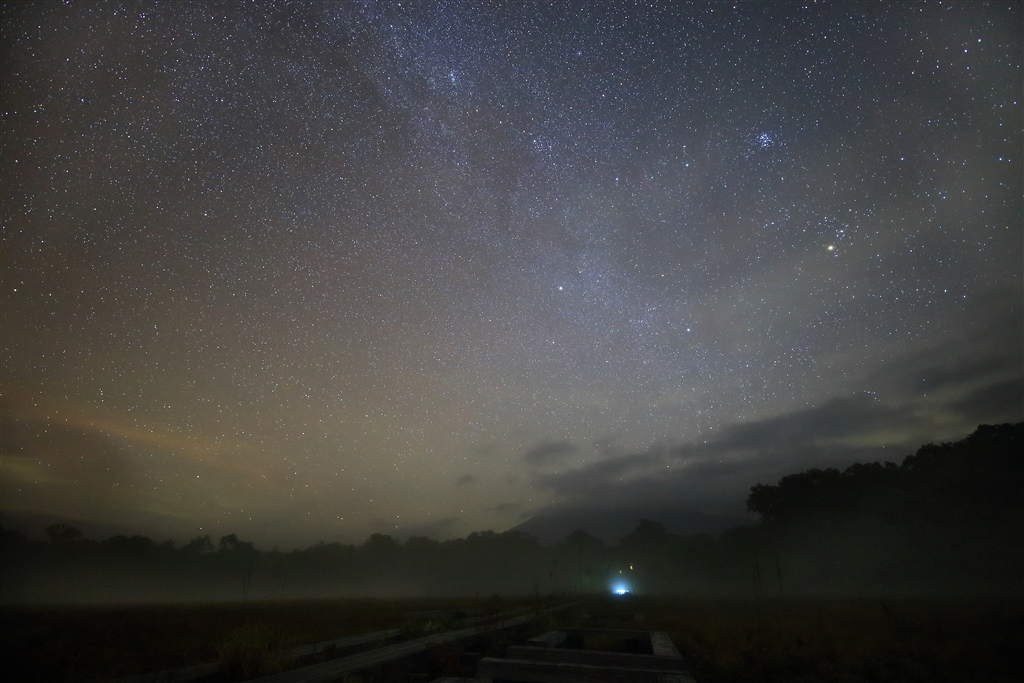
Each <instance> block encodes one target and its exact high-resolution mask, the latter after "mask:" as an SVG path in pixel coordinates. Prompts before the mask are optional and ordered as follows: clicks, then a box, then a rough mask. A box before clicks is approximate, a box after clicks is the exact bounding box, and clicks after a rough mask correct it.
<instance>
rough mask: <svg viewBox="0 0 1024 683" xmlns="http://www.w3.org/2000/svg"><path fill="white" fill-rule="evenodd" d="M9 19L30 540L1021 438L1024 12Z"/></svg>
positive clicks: (10, 159)
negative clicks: (58, 530)
mask: <svg viewBox="0 0 1024 683" xmlns="http://www.w3.org/2000/svg"><path fill="white" fill-rule="evenodd" d="M3 22H4V24H3V65H2V79H3V80H2V82H3V86H2V87H3V91H2V92H3V103H2V112H0V113H2V122H3V124H2V125H3V130H2V135H3V139H2V143H3V150H2V158H0V170H2V201H3V206H2V228H3V254H2V258H3V272H2V277H3V281H2V297H3V298H2V316H3V318H2V323H3V340H2V350H3V357H2V358H3V368H2V395H3V419H4V423H3V424H4V428H3V455H2V464H3V478H2V493H3V495H2V507H3V512H4V515H5V520H7V521H5V522H4V523H5V524H15V525H17V524H23V525H29V526H31V524H36V526H37V527H38V526H39V525H41V524H42V523H43V522H47V521H48V520H57V521H71V522H74V523H76V524H78V525H80V526H83V527H85V528H87V529H96V530H97V532H98V531H99V530H111V531H113V530H128V531H132V532H137V533H147V534H150V535H154V536H157V537H172V538H176V539H178V540H184V539H186V538H190V537H192V536H195V535H197V534H203V533H211V534H217V533H228V532H237V533H239V534H240V535H241V536H243V537H245V538H252V539H254V540H256V541H257V542H258V543H261V544H273V543H279V544H281V545H282V546H294V545H302V544H305V543H309V542H312V541H315V540H321V539H322V540H334V539H344V540H351V541H357V540H361V539H362V538H364V537H365V536H366V535H367V534H369V533H371V532H376V531H381V532H388V533H392V534H395V535H399V536H401V535H407V534H411V533H418V534H428V535H431V536H433V537H435V538H445V537H451V536H457V535H463V534H465V533H467V532H468V531H472V530H476V529H486V528H493V529H496V530H502V529H506V528H509V527H511V526H514V525H515V524H517V523H518V522H520V521H522V520H523V519H525V518H526V517H528V516H529V515H531V514H534V513H536V512H538V511H544V510H552V509H569V508H574V507H584V508H585V507H587V506H598V507H600V506H614V505H629V504H632V503H635V502H636V501H638V500H643V499H649V500H657V501H661V502H663V503H664V504H666V505H679V506H687V507H694V508H697V509H701V510H704V511H709V512H714V511H717V512H742V509H743V496H744V493H745V491H746V490H747V489H748V488H749V487H750V486H751V485H752V484H754V483H757V482H758V481H769V480H771V479H772V477H777V476H778V475H779V474H781V473H786V472H789V471H793V469H794V468H800V467H808V466H833V465H836V464H842V463H848V462H852V461H854V460H864V459H872V460H873V459H878V458H880V457H881V458H890V459H893V460H898V458H899V457H900V456H902V455H905V454H907V453H909V452H911V451H912V450H913V449H914V448H916V447H917V446H918V445H920V444H921V443H923V442H927V441H933V440H943V439H947V440H948V439H952V438H958V437H960V436H963V435H965V434H967V433H968V432H970V431H972V430H973V428H974V427H975V426H976V425H977V424H978V423H982V422H1005V421H1019V420H1021V419H1024V399H1022V378H1021V374H1022V365H1024V360H1022V348H1024V339H1022V337H1024V315H1022V306H1021V300H1022V259H1024V248H1022V232H1024V230H1022V219H1024V211H1022V190H1021V188H1022V164H1021V154H1022V152H1021V149H1022V135H1021V116H1022V109H1021V78H1022V73H1021V52H1022V44H1021V36H1022V35H1024V30H1022V11H1021V5H1020V4H1019V3H1008V2H1004V3H998V2H997V3H990V4H986V3H978V2H968V3H948V2H947V3H925V4H919V3H911V2H900V3H894V4H864V3H857V4H854V3H832V4H824V5H822V4H811V5H808V6H802V5H799V4H795V3H739V4H735V5H733V4H728V3H712V4H687V5H684V4H682V3H665V4H657V3H564V4H563V3H550V4H547V3H542V4H534V3H527V4H525V5H524V4H522V3H462V2H444V3H420V2H415V3H412V2H409V3H394V2H382V3H374V2H351V3H349V2H338V3H270V2H265V3H264V2H255V3H246V4H244V5H243V4H242V3H199V2H195V3H178V2H172V3H152V2H143V3H116V2H113V3H92V2H79V3H70V4H56V3H39V4H30V3H15V4H13V5H8V6H6V7H5V8H4V10H3ZM90 525H92V526H90Z"/></svg>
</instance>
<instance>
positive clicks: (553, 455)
mask: <svg viewBox="0 0 1024 683" xmlns="http://www.w3.org/2000/svg"><path fill="white" fill-rule="evenodd" d="M578 450H579V447H577V446H576V445H574V444H572V443H570V442H569V441H547V442H544V443H541V444H538V445H536V446H534V447H533V448H531V449H530V450H528V451H527V452H526V454H525V455H524V456H523V460H525V461H526V462H527V463H528V464H530V465H533V466H534V467H544V466H546V465H551V464H554V463H555V462H557V461H559V460H562V459H563V458H566V457H568V456H570V455H572V454H573V453H575V452H576V451H578Z"/></svg>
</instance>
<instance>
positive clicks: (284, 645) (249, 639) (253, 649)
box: [217, 621, 296, 681]
mask: <svg viewBox="0 0 1024 683" xmlns="http://www.w3.org/2000/svg"><path fill="white" fill-rule="evenodd" d="M295 645H296V639H295V636H294V635H293V634H291V633H289V632H288V631H287V630H284V629H281V628H277V627H274V626H268V625H267V624H262V623H259V622H252V621H250V622H248V623H246V624H245V625H244V626H240V627H238V628H236V629H234V630H232V631H229V632H228V633H227V634H226V635H225V636H224V640H223V641H222V642H221V644H220V646H219V647H218V648H217V664H218V668H219V669H220V671H221V673H222V674H223V675H224V677H225V678H227V680H229V681H247V680H249V679H252V678H259V677H261V676H269V675H270V674H274V673H277V672H279V671H283V670H284V669H285V668H287V666H288V662H289V658H288V657H287V656H286V655H287V651H288V650H290V649H291V648H293V647H294V646H295Z"/></svg>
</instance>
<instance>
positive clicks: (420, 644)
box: [255, 600, 586, 683]
mask: <svg viewBox="0 0 1024 683" xmlns="http://www.w3.org/2000/svg"><path fill="white" fill-rule="evenodd" d="M581 602H586V601H585V600H576V601H574V602H570V603H566V604H564V605H558V606H557V607H549V608H547V609H544V610H538V611H535V612H530V613H527V614H522V615H520V616H517V617H508V618H505V619H502V620H500V621H496V622H492V623H490V624H482V625H480V626H472V627H470V628H463V629H458V630H455V631H444V632H442V633H433V634H431V635H429V636H423V637H422V638H416V639H413V640H408V641H406V642H404V643H395V644H394V645H387V646H385V647H381V648H377V649H375V650H370V651H368V652H360V653H357V654H354V655H349V656H348V657H339V658H338V659H332V660H330V661H327V662H321V663H319V664H312V665H310V666H306V667H302V668H301V669H293V670H291V671H282V672H281V673H278V674H273V675H271V676H266V677H264V678H258V679H255V680H256V681H258V682H259V683H325V682H326V681H332V680H335V679H338V678H341V677H342V676H345V675H347V674H351V673H355V672H356V671H360V670H362V669H368V668H370V667H372V666H377V665H378V664H385V663H387V662H393V661H395V660H398V659H403V658H405V657H409V656H411V655H416V654H420V653H421V652H426V651H427V650H428V649H430V648H432V647H434V646H436V645H443V644H444V643H451V642H454V641H459V640H465V639H467V638H472V637H473V636H477V635H480V634H482V633H488V632H490V631H500V630H502V629H506V628H512V627H513V626H519V625H521V624H525V623H528V622H530V621H533V620H534V619H536V618H537V615H538V614H541V613H544V612H554V611H557V610H562V609H567V608H569V607H572V606H573V605H578V604H580V603H581Z"/></svg>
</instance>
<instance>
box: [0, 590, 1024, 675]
mask: <svg viewBox="0 0 1024 683" xmlns="http://www.w3.org/2000/svg"><path fill="white" fill-rule="evenodd" d="M544 602H545V601H527V600H509V599H499V598H495V597H492V598H491V599H488V600H480V599H476V600H470V599H467V600H450V599H448V600H440V599H439V600H433V601H429V600H344V601H340V600H335V601H317V602H314V601H309V602H286V603H284V602H279V603H257V604H248V605H244V606H242V605H192V606H188V605H175V606H140V607H117V608H106V609H104V608H95V607H90V608H64V609H59V608H45V609H41V608H40V609H31V608H18V609H10V608H5V609H4V610H3V612H2V630H0V638H2V640H0V657H2V659H0V670H2V671H4V672H5V674H6V676H7V678H8V680H23V681H80V680H102V679H111V678H116V677H123V676H129V675H135V674H140V673H146V672H151V671H157V670H162V669H174V668H179V667H186V666H192V665H196V664H200V663H204V662H217V661H220V662H221V663H222V665H223V666H222V669H223V670H224V671H230V672H231V675H227V674H225V673H221V674H219V675H218V676H216V679H217V680H229V679H232V678H233V679H235V680H238V679H240V678H244V674H243V673H242V671H243V669H244V668H246V667H240V666H238V662H237V661H236V660H237V658H238V656H239V652H240V651H243V650H245V651H247V652H250V653H251V651H252V650H253V649H256V650H259V649H260V648H262V650H263V651H264V652H267V653H272V652H278V651H281V650H282V649H283V648H292V647H294V646H296V645H301V644H305V643H312V642H318V641H324V640H329V639H332V638H339V637H342V636H348V635H355V634H359V633H367V632H371V631H379V630H383V629H400V631H401V635H399V636H398V637H397V640H398V641H401V640H403V639H411V638H415V637H418V636H422V635H423V634H424V633H431V632H438V631H443V630H446V629H453V628H460V627H462V626H464V625H465V624H466V623H468V622H467V620H469V619H473V618H477V619H479V618H480V617H481V616H486V615H487V614H497V613H508V612H519V613H522V612H524V611H529V610H530V609H531V608H534V607H538V606H540V604H539V603H544ZM546 604H551V603H550V602H548V603H546ZM595 626H601V627H612V628H634V629H645V630H658V631H666V632H667V633H668V634H669V635H670V636H671V637H672V640H673V641H674V643H675V645H676V647H677V648H678V649H679V651H680V652H681V653H682V655H683V657H684V658H685V660H686V661H687V663H688V665H689V666H690V668H691V670H692V672H693V674H694V677H695V678H696V680H698V681H701V682H702V683H710V682H714V681H1019V680H1024V658H1021V657H1020V654H1019V653H1020V652H1022V651H1024V605H1022V604H1021V603H1019V602H1006V601H988V602H978V601H974V602H963V601H960V602H956V601H939V600H931V601H929V600H914V601H908V600H885V601H879V600H789V601H744V600H711V599H684V598H660V597H659V598H653V597H652V598H645V597H626V598H610V597H605V596H601V597H598V598H595V599H593V600H591V601H589V602H587V603H585V604H582V605H579V606H577V607H574V608H572V609H569V610H566V611H564V612H558V613H551V614H545V615H543V616H541V617H539V618H538V619H536V620H535V621H532V622H530V623H528V624H525V625H522V626H518V627H516V628H513V629H507V630H504V631H500V632H495V633H491V634H487V635H486V636H485V637H480V638H477V639H475V640H473V641H472V642H469V641H467V642H465V643H462V644H455V645H453V644H448V645H445V646H443V647H437V648H434V649H433V650H431V651H429V652H426V653H423V654H421V655H418V656H416V657H410V658H407V659H405V660H400V661H396V662H392V663H389V664H386V665H381V666H377V667H375V668H373V669H370V670H367V671H362V672H359V673H358V674H355V675H352V676H349V677H348V680H349V681H357V680H358V681H381V682H383V681H422V680H431V679H432V678H433V677H437V676H443V675H455V676H463V677H472V676H473V675H474V674H475V672H474V670H473V667H474V665H475V662H476V661H477V660H478V659H479V658H480V657H482V656H500V655H502V654H503V650H504V648H506V647H507V646H508V645H511V644H514V643H516V642H521V641H522V640H523V639H525V638H530V637H532V636H535V635H537V634H539V633H542V632H544V631H548V630H550V629H554V628H559V627H563V628H571V627H595ZM365 647H366V648H370V647H373V645H366V646H365ZM357 650H358V648H357V649H356V650H347V651H344V652H328V653H321V654H320V655H318V657H319V658H320V659H321V660H322V659H324V658H327V657H331V656H341V655H346V654H350V652H351V651H357ZM310 661H311V660H309V659H308V658H307V659H305V660H300V661H295V662H281V661H274V660H273V659H272V658H271V659H270V660H268V661H266V662H262V663H258V664H259V666H264V667H266V666H269V667H271V668H270V669H269V670H273V668H274V667H277V669H278V670H279V669H280V668H282V667H284V668H286V667H291V666H301V665H303V664H309V663H310ZM259 666H256V667H255V670H256V671H263V672H264V673H266V672H267V671H268V669H260V668H259ZM249 669H250V673H251V672H252V670H253V668H252V667H249Z"/></svg>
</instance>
